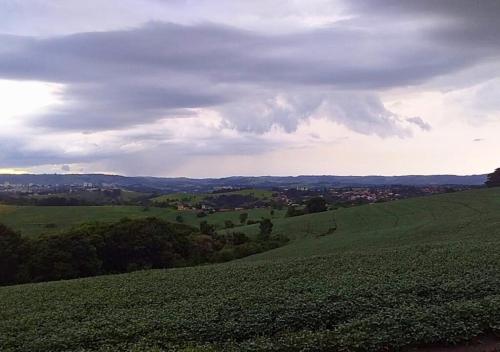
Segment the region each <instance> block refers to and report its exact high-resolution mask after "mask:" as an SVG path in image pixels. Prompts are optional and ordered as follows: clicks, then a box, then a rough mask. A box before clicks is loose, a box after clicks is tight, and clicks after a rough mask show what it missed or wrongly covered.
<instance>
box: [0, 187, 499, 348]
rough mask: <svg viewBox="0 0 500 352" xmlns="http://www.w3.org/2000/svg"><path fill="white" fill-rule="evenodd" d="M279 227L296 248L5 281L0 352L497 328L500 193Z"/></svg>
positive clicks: (386, 336)
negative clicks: (188, 264)
mask: <svg viewBox="0 0 500 352" xmlns="http://www.w3.org/2000/svg"><path fill="white" fill-rule="evenodd" d="M274 223H275V228H274V232H275V233H283V234H286V235H288V236H289V237H290V238H291V239H292V241H291V242H290V244H288V245H286V246H284V247H281V248H278V249H276V250H273V251H270V252H266V253H262V254H259V255H255V256H253V257H248V258H245V259H242V260H239V261H235V262H229V263H225V264H218V265H207V266H201V267H192V268H181V269H171V270H151V271H143V272H135V273H132V274H124V275H115V276H102V277H96V278H89V279H80V280H71V281H63V282H51V283H42V284H29V285H21V286H12V287H3V288H0V346H2V351H27V350H29V351H48V350H50V351H74V350H78V351H116V350H122V351H163V350H165V351H167V350H178V351H215V350H225V351H332V350H343V351H386V350H399V349H401V348H403V347H408V346H423V345H439V344H463V343H464V342H466V341H470V340H471V339H472V338H474V337H476V336H481V335H484V334H491V333H498V332H500V331H499V330H500V251H498V248H499V246H500V189H482V190H476V191H468V192H460V193H453V194H445V195H439V196H433V197H426V198H415V199H409V200H404V201H397V202H391V203H382V204H374V205H366V206H361V207H354V208H349V209H341V210H338V211H334V212H325V213H318V214H311V215H306V216H301V217H295V218H288V219H276V220H274ZM332 228H336V230H335V231H332ZM240 229H243V230H245V231H246V232H247V233H252V232H254V231H255V226H254V225H252V226H247V227H245V228H240Z"/></svg>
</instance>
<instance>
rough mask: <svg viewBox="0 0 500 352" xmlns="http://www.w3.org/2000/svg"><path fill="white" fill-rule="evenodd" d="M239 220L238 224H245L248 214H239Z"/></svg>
mask: <svg viewBox="0 0 500 352" xmlns="http://www.w3.org/2000/svg"><path fill="white" fill-rule="evenodd" d="M239 219H240V224H245V223H246V222H247V220H248V213H241V214H240V217H239Z"/></svg>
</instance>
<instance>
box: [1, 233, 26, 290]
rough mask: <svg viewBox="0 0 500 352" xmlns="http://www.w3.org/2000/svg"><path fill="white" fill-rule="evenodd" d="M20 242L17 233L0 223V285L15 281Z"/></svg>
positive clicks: (18, 264) (19, 258) (21, 241)
mask: <svg viewBox="0 0 500 352" xmlns="http://www.w3.org/2000/svg"><path fill="white" fill-rule="evenodd" d="M22 244H23V240H22V239H21V236H20V235H19V234H18V233H16V232H14V231H12V230H11V229H9V228H8V227H6V226H4V225H2V224H0V285H5V284H10V283H14V282H16V279H17V274H18V271H19V266H20V261H21V247H22Z"/></svg>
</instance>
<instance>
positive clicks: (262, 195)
mask: <svg viewBox="0 0 500 352" xmlns="http://www.w3.org/2000/svg"><path fill="white" fill-rule="evenodd" d="M227 195H242V196H253V197H255V198H257V199H262V200H269V199H271V198H272V195H273V192H271V191H269V190H264V189H253V188H252V189H242V190H238V191H228V192H221V193H172V194H166V195H163V196H159V197H156V198H153V199H151V201H153V202H173V201H178V202H185V203H190V204H196V203H199V202H201V201H203V200H205V199H207V198H209V197H220V196H227Z"/></svg>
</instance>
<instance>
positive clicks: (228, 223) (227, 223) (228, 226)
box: [224, 220, 234, 229]
mask: <svg viewBox="0 0 500 352" xmlns="http://www.w3.org/2000/svg"><path fill="white" fill-rule="evenodd" d="M224 227H225V228H226V229H232V228H233V227H234V223H233V222H232V221H231V220H226V221H224Z"/></svg>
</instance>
